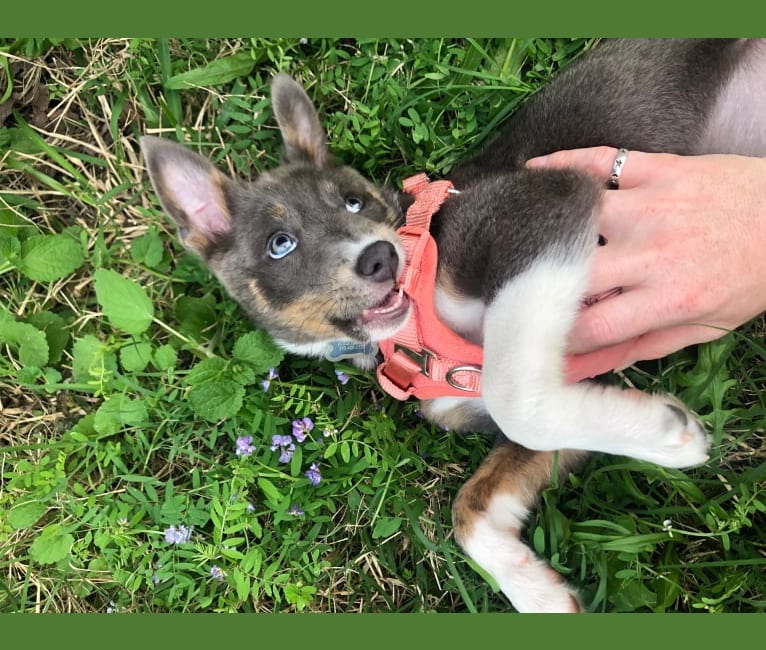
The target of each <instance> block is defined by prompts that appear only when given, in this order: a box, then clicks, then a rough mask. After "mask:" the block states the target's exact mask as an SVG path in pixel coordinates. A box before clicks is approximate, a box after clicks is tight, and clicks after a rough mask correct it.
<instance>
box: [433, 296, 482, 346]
mask: <svg viewBox="0 0 766 650" xmlns="http://www.w3.org/2000/svg"><path fill="white" fill-rule="evenodd" d="M434 308H435V309H436V314H437V316H438V317H439V319H440V320H441V321H442V322H443V323H445V324H446V325H448V326H449V327H450V328H451V329H452V330H454V331H455V332H457V333H458V334H460V336H462V337H463V338H466V339H468V340H469V341H471V342H472V343H478V344H481V343H482V340H483V338H484V335H483V330H484V312H485V311H486V310H487V306H486V305H485V304H484V302H483V301H482V300H480V299H478V298H463V297H460V296H457V295H455V294H454V293H451V292H449V291H447V290H446V289H444V288H443V287H441V286H439V284H437V285H436V287H435V290H434Z"/></svg>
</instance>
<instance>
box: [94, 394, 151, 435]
mask: <svg viewBox="0 0 766 650" xmlns="http://www.w3.org/2000/svg"><path fill="white" fill-rule="evenodd" d="M148 419H149V414H148V412H147V410H146V405H145V404H144V402H143V400H141V399H131V398H130V397H127V396H126V395H116V396H114V397H110V398H109V399H107V400H106V401H105V402H104V403H103V404H102V405H101V406H99V407H98V410H97V411H96V419H95V420H94V422H93V426H94V428H95V429H96V431H97V432H98V433H100V434H101V435H113V434H115V433H117V432H118V431H119V430H120V429H121V428H122V427H123V426H125V425H127V426H137V425H139V424H143V423H145V422H146V421H147V420H148Z"/></svg>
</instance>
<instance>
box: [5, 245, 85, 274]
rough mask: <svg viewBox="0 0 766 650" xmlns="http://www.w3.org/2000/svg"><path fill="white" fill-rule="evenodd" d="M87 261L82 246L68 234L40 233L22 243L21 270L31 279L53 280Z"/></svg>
mask: <svg viewBox="0 0 766 650" xmlns="http://www.w3.org/2000/svg"><path fill="white" fill-rule="evenodd" d="M84 261H85V257H84V256H83V254H82V247H81V246H80V244H79V243H78V242H76V241H75V240H74V239H72V238H71V237H68V236H67V235H61V234H58V235H38V236H36V237H30V238H29V239H27V240H26V241H25V242H24V243H23V244H22V245H21V264H20V265H19V270H20V271H21V272H22V273H23V274H24V275H26V276H27V277H28V278H29V279H30V280H35V281H36V282H53V281H54V280H58V279H59V278H63V277H64V276H67V275H69V274H70V273H72V272H73V271H74V270H75V269H77V268H79V267H80V266H81V265H82V263H83V262H84Z"/></svg>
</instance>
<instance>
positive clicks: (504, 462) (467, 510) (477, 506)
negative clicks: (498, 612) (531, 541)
mask: <svg viewBox="0 0 766 650" xmlns="http://www.w3.org/2000/svg"><path fill="white" fill-rule="evenodd" d="M555 453H556V452H552V451H532V450H530V449H527V448H525V447H522V446H521V445H517V444H516V443H514V442H510V441H501V442H500V443H499V444H498V445H497V446H496V447H495V448H494V449H492V451H491V452H490V453H489V455H488V456H487V458H486V459H485V460H484V462H483V463H482V464H481V465H480V466H479V469H478V470H476V473H475V474H474V475H473V476H472V477H471V478H470V479H469V480H468V482H467V483H466V484H465V485H464V486H463V487H462V488H461V489H460V492H459V493H458V495H457V498H456V499H455V503H454V506H453V509H452V516H453V523H454V525H455V535H456V537H457V539H458V540H460V539H461V538H464V537H465V536H466V535H467V534H468V533H469V532H470V530H471V528H472V526H473V522H474V521H475V519H476V517H477V516H479V515H480V514H481V513H483V512H484V511H486V509H487V507H488V506H489V503H490V501H491V500H492V497H493V496H495V495H499V494H511V495H513V496H515V497H517V498H518V500H519V502H520V503H521V504H522V505H524V506H525V507H527V508H531V507H532V506H534V505H535V502H536V500H537V496H538V494H539V493H540V491H541V490H542V489H543V488H544V487H545V485H546V484H547V483H549V482H550V480H551V477H552V475H553V465H554V454H555ZM558 455H559V457H558V473H559V477H563V476H565V475H566V474H567V473H568V472H569V471H571V470H572V469H574V468H576V467H577V466H578V465H579V464H581V463H582V462H583V461H584V460H585V458H586V457H587V455H588V454H587V453H586V452H580V451H571V450H562V451H559V452H558Z"/></svg>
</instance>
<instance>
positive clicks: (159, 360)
mask: <svg viewBox="0 0 766 650" xmlns="http://www.w3.org/2000/svg"><path fill="white" fill-rule="evenodd" d="M177 358H178V355H177V354H176V351H175V349H174V348H173V347H172V346H170V345H161V346H160V347H158V348H157V349H156V350H155V351H154V356H153V357H152V363H153V364H154V367H155V368H157V370H170V369H171V368H175V367H176V359H177Z"/></svg>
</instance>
